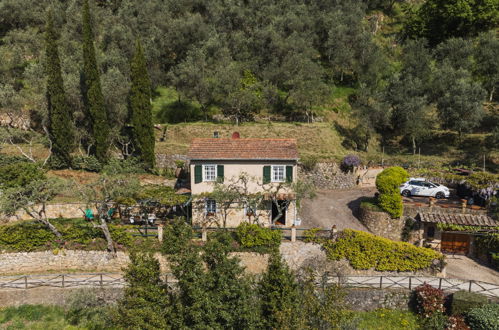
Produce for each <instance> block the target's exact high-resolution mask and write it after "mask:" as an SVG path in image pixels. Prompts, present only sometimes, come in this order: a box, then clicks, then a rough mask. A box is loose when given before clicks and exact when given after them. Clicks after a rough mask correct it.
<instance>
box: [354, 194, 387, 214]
mask: <svg viewBox="0 0 499 330" xmlns="http://www.w3.org/2000/svg"><path fill="white" fill-rule="evenodd" d="M360 207H361V208H365V209H368V210H371V211H375V212H383V209H382V208H381V207H379V205H378V199H377V198H375V197H371V198H364V199H362V201H361V202H360Z"/></svg>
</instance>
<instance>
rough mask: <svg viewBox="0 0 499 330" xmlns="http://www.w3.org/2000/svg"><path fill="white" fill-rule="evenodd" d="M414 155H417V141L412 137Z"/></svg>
mask: <svg viewBox="0 0 499 330" xmlns="http://www.w3.org/2000/svg"><path fill="white" fill-rule="evenodd" d="M412 154H413V155H415V154H416V139H415V138H414V136H413V137H412Z"/></svg>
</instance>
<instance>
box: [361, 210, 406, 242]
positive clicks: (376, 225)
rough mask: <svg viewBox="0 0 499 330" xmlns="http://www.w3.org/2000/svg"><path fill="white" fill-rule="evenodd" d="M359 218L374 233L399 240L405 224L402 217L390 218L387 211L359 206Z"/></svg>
mask: <svg viewBox="0 0 499 330" xmlns="http://www.w3.org/2000/svg"><path fill="white" fill-rule="evenodd" d="M359 219H360V221H361V222H362V223H363V224H364V225H365V226H366V227H367V229H369V231H370V232H371V233H373V234H374V235H378V236H381V237H385V238H388V239H391V240H395V241H400V239H401V235H402V230H403V229H404V226H405V221H404V220H403V218H402V219H392V218H391V217H390V215H389V214H388V213H385V212H376V211H373V210H370V209H368V208H366V207H360V209H359Z"/></svg>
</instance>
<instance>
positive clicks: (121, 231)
mask: <svg viewBox="0 0 499 330" xmlns="http://www.w3.org/2000/svg"><path fill="white" fill-rule="evenodd" d="M51 222H52V224H53V225H54V226H56V228H57V229H58V230H59V231H60V232H61V234H62V236H63V239H62V240H58V239H57V238H56V236H55V235H54V234H53V233H52V232H51V231H50V230H48V229H47V228H46V227H45V226H44V225H43V224H41V223H39V222H32V221H30V222H21V223H16V224H12V225H5V226H0V249H2V250H6V251H12V252H30V251H41V250H50V249H52V248H54V247H60V246H61V244H63V243H66V245H69V246H70V247H72V248H78V249H80V248H81V249H89V250H94V249H101V248H105V244H100V243H102V242H103V241H104V239H105V238H104V234H103V233H102V230H100V229H99V228H95V227H94V226H92V224H90V223H87V222H84V221H83V220H63V219H53V220H51ZM128 229H129V226H121V225H120V226H118V225H113V224H109V231H110V232H111V236H112V237H113V239H114V241H115V242H116V243H117V244H119V245H122V246H125V247H128V246H130V245H131V244H132V235H131V234H130V233H129V232H128Z"/></svg>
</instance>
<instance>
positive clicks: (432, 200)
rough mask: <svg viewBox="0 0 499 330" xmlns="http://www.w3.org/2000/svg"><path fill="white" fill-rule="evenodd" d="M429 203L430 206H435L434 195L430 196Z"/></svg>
mask: <svg viewBox="0 0 499 330" xmlns="http://www.w3.org/2000/svg"><path fill="white" fill-rule="evenodd" d="M428 203H429V206H430V207H433V206H435V198H434V197H429V198H428Z"/></svg>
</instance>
